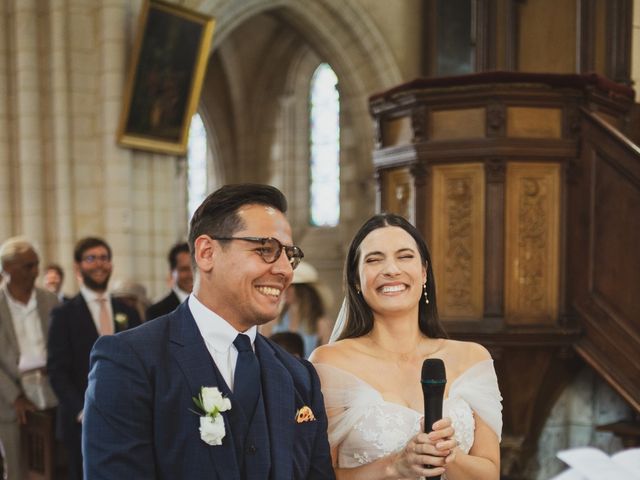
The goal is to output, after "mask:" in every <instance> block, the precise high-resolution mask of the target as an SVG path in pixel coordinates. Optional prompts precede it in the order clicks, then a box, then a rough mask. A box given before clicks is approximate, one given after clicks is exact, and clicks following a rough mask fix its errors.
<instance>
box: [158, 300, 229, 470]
mask: <svg viewBox="0 0 640 480" xmlns="http://www.w3.org/2000/svg"><path fill="white" fill-rule="evenodd" d="M170 343H171V345H170V349H171V354H172V355H173V357H174V358H175V359H176V361H177V362H178V365H179V366H180V370H182V373H183V375H184V376H185V378H186V380H187V384H188V385H189V393H190V396H191V397H195V396H197V395H198V394H199V393H200V388H201V387H218V388H219V389H220V391H222V392H225V391H226V392H227V393H228V389H227V388H226V385H225V386H223V385H218V382H217V379H216V373H215V370H214V363H213V360H212V359H211V355H210V354H209V351H208V350H207V347H206V345H205V343H204V340H203V339H202V336H201V335H200V331H199V330H198V326H197V325H196V322H195V320H194V319H193V316H192V315H191V311H190V310H189V307H188V304H187V303H186V302H185V303H183V304H182V305H180V308H179V310H178V311H177V312H175V315H173V316H172V318H171V332H170ZM194 408H195V405H194ZM232 411H233V404H232V408H231V410H230V411H229V412H224V413H222V414H221V415H222V417H223V418H224V425H225V430H226V435H225V438H224V439H223V441H222V445H217V446H206V448H207V450H209V454H210V456H211V461H212V463H213V466H214V468H215V469H216V471H217V473H218V477H219V478H224V479H225V480H226V479H229V480H240V473H239V471H238V463H237V461H236V453H235V447H234V443H233V438H232V434H231V425H230V424H229V418H228V415H229V414H231V412H232ZM194 435H195V438H196V439H197V441H198V442H202V440H201V439H200V438H199V436H198V432H194Z"/></svg>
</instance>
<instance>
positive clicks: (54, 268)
mask: <svg viewBox="0 0 640 480" xmlns="http://www.w3.org/2000/svg"><path fill="white" fill-rule="evenodd" d="M63 283H64V270H62V267H61V266H60V265H58V264H57V263H50V264H48V265H47V266H46V267H44V278H43V286H44V288H45V290H49V291H50V292H51V293H53V294H54V295H55V296H56V297H58V300H60V301H61V302H66V301H67V300H69V299H70V298H71V297H66V296H65V295H64V293H62V284H63Z"/></svg>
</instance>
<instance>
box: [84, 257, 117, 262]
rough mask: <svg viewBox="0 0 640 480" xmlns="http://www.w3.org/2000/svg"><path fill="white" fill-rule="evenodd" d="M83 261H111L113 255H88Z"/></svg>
mask: <svg viewBox="0 0 640 480" xmlns="http://www.w3.org/2000/svg"><path fill="white" fill-rule="evenodd" d="M82 261H83V262H87V263H96V262H97V261H100V262H102V263H109V262H110V261H111V257H110V256H109V255H87V256H86V257H84V258H83V259H82Z"/></svg>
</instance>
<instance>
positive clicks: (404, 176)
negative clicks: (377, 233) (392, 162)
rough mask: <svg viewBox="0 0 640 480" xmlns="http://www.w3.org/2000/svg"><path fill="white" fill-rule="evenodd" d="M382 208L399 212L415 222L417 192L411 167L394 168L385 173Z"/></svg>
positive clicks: (390, 211)
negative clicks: (410, 170)
mask: <svg viewBox="0 0 640 480" xmlns="http://www.w3.org/2000/svg"><path fill="white" fill-rule="evenodd" d="M383 189H384V190H383V191H384V196H383V201H382V210H383V211H384V212H389V213H397V214H398V215H402V216H403V217H404V218H406V219H407V220H409V221H410V222H411V223H413V224H415V192H414V187H413V178H412V176H411V173H410V172H409V168H407V167H403V168H394V169H392V170H387V171H386V172H385V173H384V185H383Z"/></svg>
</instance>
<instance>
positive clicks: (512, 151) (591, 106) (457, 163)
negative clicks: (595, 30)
mask: <svg viewBox="0 0 640 480" xmlns="http://www.w3.org/2000/svg"><path fill="white" fill-rule="evenodd" d="M632 105H633V91H632V90H631V89H629V88H628V87H625V86H621V85H618V84H614V83H613V82H609V81H607V80H605V79H603V78H602V77H598V76H596V75H553V74H551V75H547V74H525V73H507V72H492V73H481V74H475V75H469V76H464V77H449V78H434V79H421V80H416V81H413V82H410V83H407V84H404V85H400V86H398V87H396V88H393V89H392V90H389V91H387V92H384V93H381V94H378V95H374V96H373V97H372V98H371V99H370V109H371V112H372V115H373V117H374V120H375V127H376V149H375V151H374V155H373V158H374V165H375V170H376V175H377V180H378V186H379V192H378V202H379V207H380V209H381V210H383V211H391V212H395V213H399V214H401V215H404V216H405V217H407V218H409V219H410V220H412V221H413V222H414V223H415V224H416V226H417V227H418V228H419V229H420V230H421V231H422V232H423V234H424V235H425V238H426V239H427V241H428V242H429V245H430V248H431V255H432V259H433V268H434V273H435V279H436V284H437V295H438V310H439V313H440V317H441V319H442V321H443V323H444V325H445V328H446V329H447V331H448V332H449V334H450V335H451V336H452V337H453V338H457V339H465V340H473V341H477V342H479V343H481V344H483V345H485V346H486V347H487V348H489V350H490V351H491V353H492V355H493V357H494V359H495V361H496V362H495V365H496V370H497V373H498V379H499V383H500V388H501V391H502V394H503V397H504V411H503V417H504V435H503V442H502V470H503V478H514V479H515V478H522V477H521V476H520V475H521V472H522V469H523V468H524V463H525V462H526V460H527V459H528V458H529V456H530V455H531V454H532V453H533V451H534V450H535V445H536V441H537V438H538V435H539V433H540V430H541V428H542V426H543V424H544V421H545V420H546V418H547V416H548V413H549V411H550V409H551V407H552V405H553V403H554V402H555V400H556V399H557V397H558V396H559V394H560V393H561V391H562V389H563V388H564V387H565V386H566V385H567V383H568V381H569V380H571V378H572V376H573V375H574V374H575V372H576V369H577V368H578V367H579V366H580V365H582V364H583V362H582V359H584V360H586V361H587V362H588V363H589V364H590V365H591V366H592V367H594V368H596V370H598V372H599V373H601V374H602V375H603V376H604V377H605V379H606V380H607V381H609V383H610V384H611V385H613V386H614V388H616V390H618V392H619V393H621V394H622V395H623V397H624V398H625V399H626V400H628V401H629V402H630V404H631V405H632V406H633V407H634V408H636V410H640V386H639V382H637V381H635V382H634V379H635V380H638V379H640V367H638V366H636V367H624V368H626V369H627V370H626V372H623V373H622V374H620V375H618V374H617V373H616V375H618V377H619V378H614V377H615V375H613V376H612V375H611V372H612V371H616V372H617V371H618V369H619V368H622V367H621V365H619V364H620V363H622V362H617V363H615V362H614V364H611V363H610V359H609V358H608V355H607V351H608V350H609V349H610V348H612V347H613V348H615V349H622V351H623V353H624V352H626V353H631V354H632V356H635V358H637V352H638V351H640V350H638V349H637V348H638V347H639V346H640V340H639V339H640V336H639V335H638V333H639V332H640V318H638V316H635V318H634V317H633V314H634V312H636V311H638V308H640V303H639V302H640V300H638V299H635V300H633V301H631V302H627V305H628V308H627V309H626V311H624V312H623V315H622V316H619V317H615V316H610V318H609V320H607V321H609V323H610V326H611V327H612V328H614V329H617V331H625V330H626V331H631V332H633V335H635V337H634V336H633V335H632V338H631V340H628V341H621V342H618V343H617V345H616V346H615V347H614V345H609V344H607V343H606V342H607V340H603V339H601V338H599V337H600V336H602V337H607V335H606V334H605V335H600V334H598V333H593V334H591V335H590V334H589V333H588V332H589V331H590V328H591V327H592V326H594V325H596V326H597V325H604V323H602V322H604V321H605V320H602V318H601V317H602V316H601V315H600V316H599V314H598V312H596V311H595V310H593V311H589V308H586V307H585V308H583V309H581V305H583V306H584V305H590V303H589V302H590V301H591V299H592V298H594V297H595V296H596V295H595V294H594V292H593V289H591V288H590V287H589V286H588V284H589V280H588V278H586V276H588V275H589V272H588V271H587V270H589V268H587V266H590V265H591V266H594V265H597V264H595V263H594V262H595V260H594V256H593V249H594V248H597V246H596V247H594V241H595V240H594V238H598V237H597V235H596V237H594V232H599V233H600V234H601V235H603V236H604V237H603V238H605V237H606V239H608V240H607V241H608V243H607V246H608V247H609V248H613V249H616V246H619V247H621V246H622V245H623V244H621V243H620V241H619V240H617V239H616V238H617V236H619V235H620V232H619V233H618V234H616V233H614V231H613V230H614V229H615V228H616V226H618V228H621V229H624V225H623V224H624V223H625V222H628V221H632V222H635V224H637V223H638V222H639V221H640V209H638V210H637V211H636V213H637V217H638V218H637V219H634V220H631V219H630V218H628V217H627V218H626V219H625V218H622V217H621V216H619V215H618V216H616V215H613V216H612V217H610V218H609V219H608V220H607V221H608V222H609V223H608V225H606V228H605V225H603V224H600V223H598V220H597V218H596V216H595V215H591V213H590V212H591V210H590V208H591V207H590V205H591V206H592V205H593V204H600V203H599V202H613V203H615V202H616V201H617V200H622V201H625V199H624V198H618V199H615V198H613V199H611V198H609V197H610V196H611V195H612V193H608V194H607V195H609V197H607V196H606V195H605V196H604V197H603V196H602V195H601V196H600V197H597V196H596V195H598V193H597V192H598V189H597V186H594V185H596V184H595V183H594V182H595V180H594V175H595V173H593V174H592V171H593V169H594V168H598V161H597V158H598V157H597V154H593V155H591V154H589V152H591V153H593V152H597V150H598V149H599V148H605V147H601V145H603V144H605V143H606V142H605V141H603V142H601V143H600V142H599V143H598V144H594V135H596V134H595V133H594V134H589V136H588V137H585V132H586V131H590V130H589V129H590V128H591V129H593V128H596V127H594V126H593V125H594V124H597V125H599V127H597V128H599V129H600V130H602V129H604V130H606V129H609V130H610V132H609V134H610V135H612V134H611V132H614V133H613V134H615V133H616V132H617V133H618V135H620V133H619V132H620V130H621V129H624V128H625V127H626V125H627V120H628V115H629V112H630V109H631V107H632ZM600 134H602V135H605V136H606V135H607V134H606V133H600ZM620 137H622V135H620ZM621 143H623V142H622V140H619V141H618V142H617V147H618V148H619V147H620V145H621ZM611 144H612V145H614V144H616V141H615V139H614V140H611ZM636 150H637V147H636ZM594 155H595V157H594ZM602 155H603V154H601V156H602ZM631 155H633V153H631ZM635 155H636V159H635V160H629V161H628V164H629V165H632V166H631V167H627V173H625V174H623V175H620V176H618V177H616V176H615V175H613V174H612V175H611V179H610V180H609V181H610V185H608V187H609V188H613V189H614V191H615V186H616V185H621V184H623V183H624V182H628V180H629V178H631V179H632V180H633V181H634V182H636V183H635V188H634V189H632V190H630V191H627V193H626V195H627V198H626V201H627V202H631V205H634V204H635V205H638V206H640V168H639V167H640V161H638V159H637V155H638V152H637V151H636V153H635ZM609 157H613V158H614V164H615V162H624V161H626V160H623V159H621V158H619V157H618V156H613V154H612V155H609ZM594 158H596V160H594ZM607 158H608V157H607ZM634 165H635V166H634ZM630 208H631V207H630ZM591 209H592V208H591ZM625 231H626V230H625ZM638 231H640V228H638V229H637V230H636V233H631V235H634V236H635V237H634V238H635V239H637V241H638V243H637V244H640V233H637V232H638ZM616 235H617V236H616ZM625 241H626V240H625ZM612 255H613V257H612V258H613V260H612V261H613V262H614V263H617V264H619V266H620V268H621V269H622V270H621V272H622V271H624V272H627V271H629V275H630V277H629V278H625V280H626V281H630V280H631V279H632V278H635V279H636V287H635V288H636V289H637V288H638V287H637V285H638V284H640V283H639V282H640V273H639V272H640V269H638V271H636V272H635V273H633V272H631V271H630V269H631V268H634V266H635V265H638V260H639V259H640V255H638V254H637V253H632V254H631V257H626V259H623V258H621V257H620V253H619V252H618V254H617V256H616V253H615V252H613V253H612ZM628 261H631V265H630V266H625V262H628ZM594 268H595V267H594ZM590 271H591V272H593V268H592V269H591V270H590ZM611 280H612V281H613V282H615V279H611ZM620 287H621V288H626V289H627V291H628V289H629V288H630V285H620ZM613 291H615V287H614V286H613V285H612V286H611V287H610V288H607V292H613ZM621 295H622V294H621ZM609 296H610V297H611V298H609V300H610V301H611V302H617V301H618V300H620V301H622V300H623V298H622V296H620V297H619V298H617V297H616V294H615V293H611V294H610V295H609ZM638 296H640V295H638ZM624 298H626V297H624ZM594 328H595V327H594ZM610 343H611V342H610ZM609 356H610V355H609ZM581 358H582V359H581ZM636 363H638V362H636ZM634 383H635V386H634Z"/></svg>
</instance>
